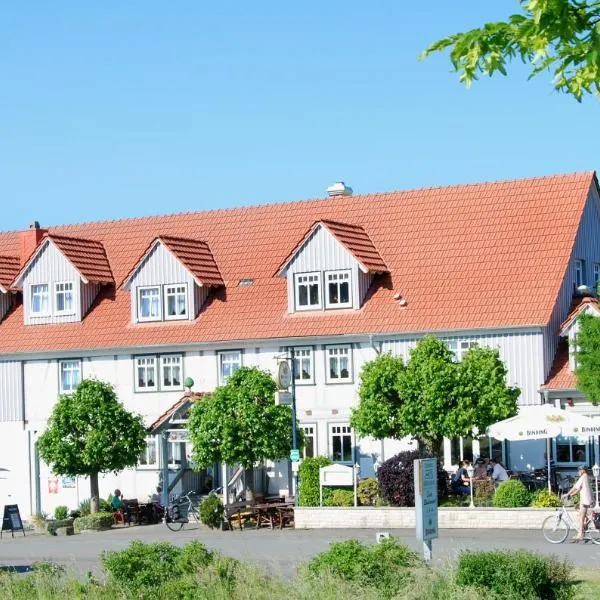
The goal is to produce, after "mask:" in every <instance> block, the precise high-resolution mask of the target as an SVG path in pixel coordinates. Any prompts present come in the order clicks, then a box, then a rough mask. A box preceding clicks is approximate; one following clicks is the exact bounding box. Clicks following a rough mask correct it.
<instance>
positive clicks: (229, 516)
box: [225, 501, 256, 531]
mask: <svg viewBox="0 0 600 600" xmlns="http://www.w3.org/2000/svg"><path fill="white" fill-rule="evenodd" d="M225 520H226V521H227V525H228V526H229V530H230V531H233V529H234V523H237V525H238V527H239V529H240V531H241V530H242V529H243V528H244V525H246V524H247V523H248V522H254V523H256V510H255V509H253V508H252V504H250V503H248V502H246V501H241V502H232V503H231V504H228V505H227V506H226V507H225Z"/></svg>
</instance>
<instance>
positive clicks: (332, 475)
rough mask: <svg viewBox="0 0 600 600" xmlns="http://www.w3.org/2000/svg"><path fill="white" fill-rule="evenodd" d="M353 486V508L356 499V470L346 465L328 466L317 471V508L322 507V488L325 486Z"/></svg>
mask: <svg viewBox="0 0 600 600" xmlns="http://www.w3.org/2000/svg"><path fill="white" fill-rule="evenodd" d="M345 485H347V486H353V487H354V506H356V505H357V499H356V470H355V469H354V467H348V466H346V465H329V466H328V467H321V468H320V469H319V506H323V487H324V486H325V487H326V486H345Z"/></svg>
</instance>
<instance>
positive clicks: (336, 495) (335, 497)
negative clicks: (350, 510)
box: [323, 489, 354, 506]
mask: <svg viewBox="0 0 600 600" xmlns="http://www.w3.org/2000/svg"><path fill="white" fill-rule="evenodd" d="M323 504H324V505H325V506H354V490H344V489H335V490H333V491H332V493H331V495H330V496H329V497H328V498H326V499H323Z"/></svg>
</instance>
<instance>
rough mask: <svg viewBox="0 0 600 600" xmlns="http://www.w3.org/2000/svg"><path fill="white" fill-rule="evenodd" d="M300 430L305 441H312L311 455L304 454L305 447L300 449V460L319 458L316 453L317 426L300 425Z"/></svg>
mask: <svg viewBox="0 0 600 600" xmlns="http://www.w3.org/2000/svg"><path fill="white" fill-rule="evenodd" d="M300 429H302V431H303V432H304V438H305V439H308V438H310V439H312V449H313V453H312V455H310V456H309V455H307V454H306V445H304V448H303V449H302V458H314V457H315V456H319V453H318V451H317V424H316V423H301V425H300Z"/></svg>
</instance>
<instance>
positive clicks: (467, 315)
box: [0, 173, 597, 354]
mask: <svg viewBox="0 0 600 600" xmlns="http://www.w3.org/2000/svg"><path fill="white" fill-rule="evenodd" d="M596 185H597V182H596V180H595V175H594V174H593V173H583V174H572V175H559V176H553V177H542V178H536V179H526V180H517V181H503V182H496V183H483V184H475V185H461V186H451V187H439V188H430V189H421V190H413V191H406V192H391V193H383V194H370V195H363V196H341V197H333V198H326V199H320V200H309V201H303V202H290V203H285V204H270V205H264V206H255V207H246V208H238V209H231V210H216V211H207V212H197V213H188V214H178V215H166V216H160V217H145V218H138V219H125V220H120V221H105V222H98V223H85V224H80V225H65V226H61V227H50V228H49V231H50V234H51V235H60V236H67V237H84V236H85V237H91V238H92V239H94V240H97V242H98V243H101V244H102V245H103V246H104V249H105V250H106V256H107V257H108V260H109V263H110V266H111V269H112V273H113V275H114V278H115V280H116V281H123V279H124V278H125V276H126V275H127V273H129V271H130V270H131V268H132V266H133V265H135V264H136V263H137V262H138V261H139V258H140V256H141V255H142V254H143V252H144V250H145V249H147V248H148V246H149V244H150V243H151V242H152V240H154V239H155V238H156V237H159V236H174V237H179V238H188V239H201V240H205V241H206V242H207V243H208V244H209V246H210V249H211V252H212V254H213V256H214V258H215V262H216V263H217V264H218V265H219V271H220V273H221V276H222V278H223V282H224V284H225V289H220V290H216V291H215V292H214V293H213V296H212V300H209V302H208V305H207V306H206V308H205V309H204V310H203V311H202V312H201V313H200V315H199V317H198V318H197V319H196V320H195V321H193V322H185V323H184V322H177V323H171V322H165V323H158V324H156V323H144V324H139V325H132V324H131V310H130V294H129V292H127V291H125V290H123V289H120V288H119V289H117V290H113V289H111V288H108V289H106V290H105V293H104V294H102V293H101V295H100V297H99V298H98V299H97V301H96V303H95V305H94V307H93V308H92V310H90V312H89V313H88V314H87V315H86V317H85V318H84V319H83V321H82V322H81V323H65V324H60V325H40V326H25V325H24V324H23V310H22V306H18V307H17V308H16V309H15V310H14V311H12V312H11V313H10V315H9V316H8V317H7V318H6V319H5V320H4V321H3V323H2V324H0V354H2V353H15V352H36V351H60V350H75V349H88V348H112V347H133V346H154V345H167V344H185V343H202V342H232V343H234V342H235V341H237V340H253V339H265V338H289V337H304V336H333V335H342V334H353V333H356V334H363V333H373V334H390V333H402V332H427V331H444V330H454V329H476V328H498V327H511V326H527V325H545V324H547V323H548V321H549V319H550V314H551V312H552V309H553V307H554V305H555V301H556V299H557V297H558V292H559V289H560V286H561V283H562V281H563V278H564V274H565V272H566V269H567V266H568V263H569V260H570V256H571V252H572V248H573V244H574V240H575V237H576V234H577V230H578V226H579V222H580V220H581V216H582V213H583V208H584V206H585V202H586V198H587V196H588V194H589V192H590V188H591V187H592V186H596ZM320 220H328V221H336V222H344V221H349V222H352V223H360V226H361V227H363V228H364V230H365V231H368V232H369V238H370V239H371V240H372V242H373V245H374V247H375V248H377V251H378V253H379V254H380V256H381V258H382V260H383V261H384V263H385V265H386V266H387V267H388V269H389V273H388V274H384V275H377V276H376V277H375V279H374V281H373V284H372V286H371V290H370V292H369V297H368V299H367V301H366V302H365V304H364V306H363V307H362V308H361V309H360V310H356V311H355V310H351V309H350V310H338V311H323V312H320V313H318V314H317V313H311V312H307V313H303V314H293V315H290V314H288V312H287V287H286V281H285V279H283V278H280V277H276V276H274V273H275V272H276V269H277V266H278V265H280V264H281V262H282V260H283V258H284V257H285V256H286V255H287V254H288V253H289V249H290V241H294V240H298V239H301V238H302V236H303V235H304V234H305V232H306V231H307V230H308V229H309V228H310V226H311V224H313V223H315V222H316V221H320ZM19 239H20V238H19V233H18V232H11V233H2V234H0V254H7V255H13V256H16V255H18V254H19ZM241 279H253V280H254V284H253V285H250V286H239V285H238V282H239V281H240V280H241ZM397 293H400V294H401V295H402V298H403V299H404V300H406V305H405V306H400V305H399V303H398V302H396V301H395V300H394V295H395V294H397ZM532 298H533V299H534V301H532Z"/></svg>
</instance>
